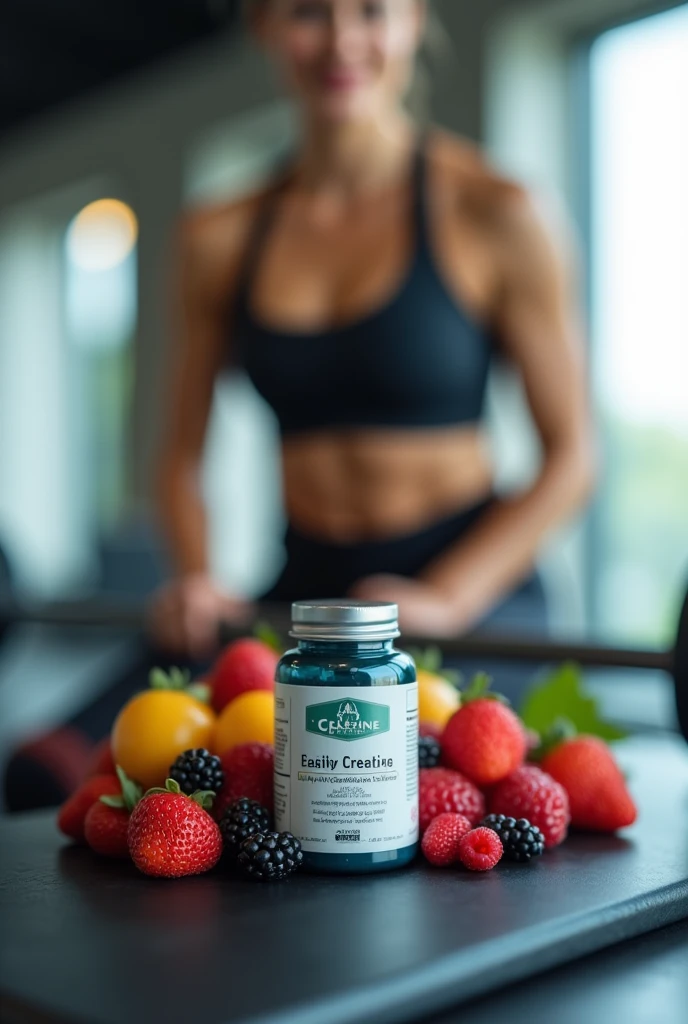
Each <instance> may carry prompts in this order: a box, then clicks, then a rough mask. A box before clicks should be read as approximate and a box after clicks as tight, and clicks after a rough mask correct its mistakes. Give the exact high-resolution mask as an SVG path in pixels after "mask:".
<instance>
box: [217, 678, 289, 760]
mask: <svg viewBox="0 0 688 1024" xmlns="http://www.w3.org/2000/svg"><path fill="white" fill-rule="evenodd" d="M274 737H275V698H274V695H273V694H272V693H269V692H268V691H267V690H250V691H248V692H247V693H241V694H239V696H238V697H235V698H234V700H233V701H231V703H229V704H228V705H227V707H226V708H225V709H224V710H223V711H222V713H221V715H220V717H219V718H218V720H217V728H216V729H215V746H214V751H215V753H216V754H225V753H226V752H227V751H228V750H231V749H232V747H237V746H238V745H239V744H240V743H273V742H274Z"/></svg>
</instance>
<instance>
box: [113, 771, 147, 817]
mask: <svg viewBox="0 0 688 1024" xmlns="http://www.w3.org/2000/svg"><path fill="white" fill-rule="evenodd" d="M115 771H116V772H117V778H118V779H119V782H120V785H121V787H122V796H123V798H124V806H125V807H126V808H127V810H128V811H129V812H131V811H133V810H134V808H135V807H136V805H137V803H138V802H139V800H140V799H141V797H142V796H143V789H142V788H141V786H139V784H138V782H134V780H133V779H130V778H129V776H128V775H127V773H126V772H125V771H124V769H123V768H120V766H119V765H117V767H116V768H115Z"/></svg>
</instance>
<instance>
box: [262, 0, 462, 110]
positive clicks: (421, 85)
mask: <svg viewBox="0 0 688 1024" xmlns="http://www.w3.org/2000/svg"><path fill="white" fill-rule="evenodd" d="M269 3H270V0H243V12H244V18H245V20H246V21H247V22H249V23H250V21H251V19H252V18H254V17H255V16H256V14H257V13H258V11H259V10H260V8H261V7H266V6H267V4H269ZM426 3H427V4H428V21H427V25H426V29H425V35H424V37H423V40H422V41H421V44H420V47H419V50H418V56H417V61H416V73H415V76H414V80H413V84H412V86H411V89H410V91H409V95H408V96H407V98H406V102H407V106H408V108H409V110H410V111H411V113H412V114H413V116H414V117H415V118H417V119H418V120H420V121H426V120H429V118H430V107H431V99H432V78H433V75H434V73H435V71H436V70H438V69H439V66H440V65H444V64H446V63H448V55H449V54H450V52H451V41H450V39H449V36H448V34H447V32H446V29H445V28H444V26H443V25H442V22H441V21H440V19H439V17H438V15H437V12H436V11H435V10H434V8H433V7H432V6H431V5H430V0H426Z"/></svg>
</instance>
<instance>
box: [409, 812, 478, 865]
mask: <svg viewBox="0 0 688 1024" xmlns="http://www.w3.org/2000/svg"><path fill="white" fill-rule="evenodd" d="M470 830H471V823H470V821H469V820H468V818H465V817H464V816H463V814H452V813H451V812H448V813H446V814H439V815H438V816H437V817H436V818H433V820H432V821H431V822H430V824H429V825H428V827H427V829H426V830H425V835H424V836H423V840H422V842H421V849H422V850H423V853H424V854H425V858H426V860H429V861H430V863H431V864H434V866H435V867H436V868H444V867H447V866H448V865H449V864H456V862H457V861H458V859H459V841H460V840H461V838H462V837H463V836H465V835H466V833H467V832H470Z"/></svg>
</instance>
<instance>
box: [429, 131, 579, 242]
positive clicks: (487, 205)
mask: <svg viewBox="0 0 688 1024" xmlns="http://www.w3.org/2000/svg"><path fill="white" fill-rule="evenodd" d="M428 159H429V161H430V165H431V168H432V169H433V173H434V177H435V181H436V183H437V185H438V187H439V189H440V191H441V192H442V194H443V196H444V199H445V201H446V204H447V208H448V209H450V210H453V211H454V212H455V214H456V216H457V218H460V219H463V218H466V217H469V218H470V219H471V221H472V222H473V224H474V225H475V226H476V228H478V229H479V230H480V231H481V233H482V235H483V237H484V238H486V239H487V240H489V241H490V242H491V243H493V244H494V245H495V246H496V247H497V248H498V249H499V250H500V251H501V252H503V253H504V254H506V255H507V256H508V257H513V258H514V259H515V260H516V262H518V261H520V260H521V258H533V257H539V258H540V259H541V260H542V259H544V260H552V259H554V260H558V259H559V258H560V257H565V258H566V259H569V258H573V256H572V253H573V252H574V250H575V243H574V239H573V235H572V229H571V225H570V223H569V221H568V218H567V216H566V215H565V212H564V211H563V210H562V209H561V208H560V207H559V206H557V205H556V204H553V203H552V202H551V201H547V200H546V199H545V197H544V196H542V195H538V194H536V193H535V192H534V191H533V190H531V189H529V188H527V187H526V186H525V185H523V184H522V183H521V182H518V181H516V180H515V179H513V178H510V177H508V176H507V175H505V174H502V173H501V172H500V171H499V170H498V169H497V168H495V167H494V166H493V165H492V163H491V162H490V159H489V157H488V155H487V154H486V153H485V152H484V151H483V150H482V149H480V147H479V146H477V145H475V144H474V143H472V142H470V141H469V140H467V139H463V138H461V137H459V136H455V135H451V134H450V133H448V132H442V131H438V132H435V133H433V135H432V136H431V141H430V144H429V147H428Z"/></svg>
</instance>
